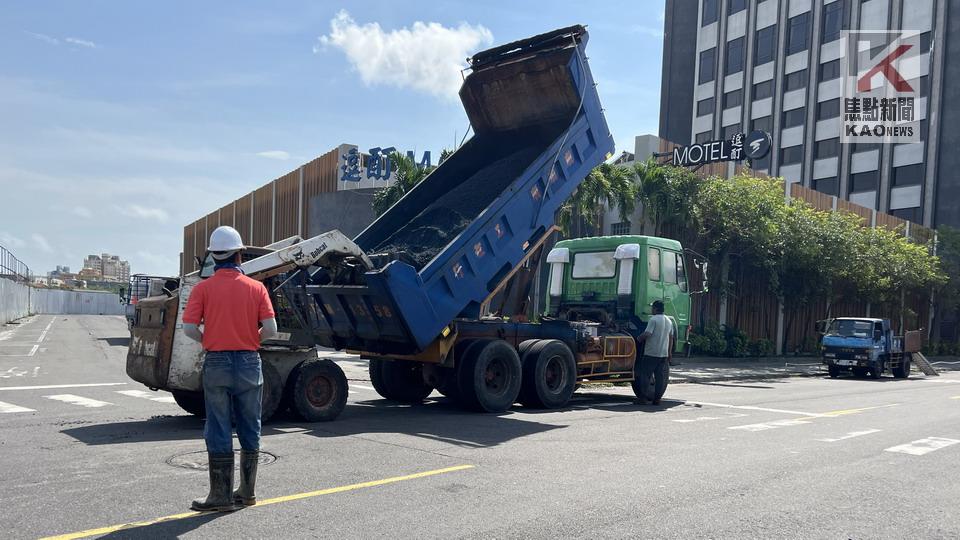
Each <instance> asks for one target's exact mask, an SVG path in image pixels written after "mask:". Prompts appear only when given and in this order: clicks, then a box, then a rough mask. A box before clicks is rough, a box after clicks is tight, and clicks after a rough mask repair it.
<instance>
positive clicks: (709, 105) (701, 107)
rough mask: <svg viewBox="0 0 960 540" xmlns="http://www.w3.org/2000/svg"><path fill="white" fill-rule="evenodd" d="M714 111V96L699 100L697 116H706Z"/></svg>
mask: <svg viewBox="0 0 960 540" xmlns="http://www.w3.org/2000/svg"><path fill="white" fill-rule="evenodd" d="M713 111H714V106H713V98H712V97H708V98H707V99H701V100H700V101H698V102H697V116H706V115H708V114H712V113H713Z"/></svg>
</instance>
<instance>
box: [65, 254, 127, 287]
mask: <svg viewBox="0 0 960 540" xmlns="http://www.w3.org/2000/svg"><path fill="white" fill-rule="evenodd" d="M78 276H79V277H80V279H103V280H107V281H129V280H130V263H129V262H127V261H123V260H120V256H118V255H110V254H109V253H102V254H100V255H87V257H86V258H85V259H84V260H83V269H82V270H80V272H79V274H78Z"/></svg>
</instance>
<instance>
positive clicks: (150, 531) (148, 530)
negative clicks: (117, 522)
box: [100, 512, 226, 540]
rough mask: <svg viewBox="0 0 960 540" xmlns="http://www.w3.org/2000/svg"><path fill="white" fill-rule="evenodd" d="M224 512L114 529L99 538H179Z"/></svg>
mask: <svg viewBox="0 0 960 540" xmlns="http://www.w3.org/2000/svg"><path fill="white" fill-rule="evenodd" d="M224 515H226V514H223V513H221V512H208V513H206V514H200V515H198V516H194V517H188V518H184V519H178V520H174V521H163V522H160V523H153V524H151V525H143V526H141V527H130V528H129V529H121V530H119V531H114V532H112V533H110V534H107V535H105V536H101V537H100V538H101V539H104V538H109V539H112V540H120V539H124V540H134V539H137V540H139V539H141V538H180V537H181V536H182V535H184V534H186V533H188V532H190V531H193V530H195V529H197V528H199V527H200V526H201V525H204V524H206V523H209V522H211V521H213V520H215V519H217V518H219V517H222V516H224Z"/></svg>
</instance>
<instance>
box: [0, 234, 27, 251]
mask: <svg viewBox="0 0 960 540" xmlns="http://www.w3.org/2000/svg"><path fill="white" fill-rule="evenodd" d="M25 245H26V242H24V241H23V239H22V238H17V237H16V236H14V235H12V234H10V233H8V232H6V231H0V246H3V247H5V248H8V249H13V248H21V247H23V246H25Z"/></svg>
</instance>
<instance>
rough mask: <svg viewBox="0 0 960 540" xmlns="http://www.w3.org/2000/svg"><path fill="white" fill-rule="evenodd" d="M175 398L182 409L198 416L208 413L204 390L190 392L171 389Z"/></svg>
mask: <svg viewBox="0 0 960 540" xmlns="http://www.w3.org/2000/svg"><path fill="white" fill-rule="evenodd" d="M170 393H171V394H173V400H174V401H176V402H177V405H179V406H180V408H181V409H183V410H185V411H187V412H188V413H190V414H192V415H194V416H196V417H197V418H203V417H205V416H206V415H207V409H206V405H204V403H203V392H189V391H187V390H171V391H170Z"/></svg>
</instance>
